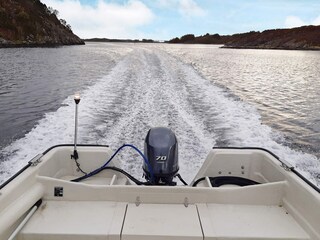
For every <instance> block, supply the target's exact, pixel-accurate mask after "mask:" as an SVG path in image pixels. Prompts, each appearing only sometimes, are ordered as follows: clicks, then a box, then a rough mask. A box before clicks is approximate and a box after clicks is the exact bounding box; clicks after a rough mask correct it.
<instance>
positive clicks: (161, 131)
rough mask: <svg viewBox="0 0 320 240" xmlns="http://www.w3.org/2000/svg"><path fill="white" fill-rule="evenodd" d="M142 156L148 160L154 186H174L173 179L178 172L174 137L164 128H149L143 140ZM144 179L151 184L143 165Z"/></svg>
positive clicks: (176, 142)
mask: <svg viewBox="0 0 320 240" xmlns="http://www.w3.org/2000/svg"><path fill="white" fill-rule="evenodd" d="M144 154H145V156H146V157H147V158H148V160H149V163H150V167H151V168H152V172H153V174H154V184H156V185H176V183H175V182H173V177H174V176H175V175H176V174H177V172H178V170H179V164H178V141H177V138H176V135H175V134H174V133H173V132H172V131H171V130H170V129H169V128H165V127H156V128H151V129H150V130H149V132H148V134H147V136H146V138H145V144H144ZM143 171H144V173H145V178H146V180H147V181H148V182H151V175H150V170H149V169H148V166H147V165H146V163H144V165H143Z"/></svg>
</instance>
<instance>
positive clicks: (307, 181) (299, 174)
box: [212, 147, 320, 193]
mask: <svg viewBox="0 0 320 240" xmlns="http://www.w3.org/2000/svg"><path fill="white" fill-rule="evenodd" d="M212 149H235V150H237V149H239V150H242V149H243V150H262V151H265V152H267V153H269V154H271V155H272V156H273V157H275V158H276V159H278V160H279V162H281V160H280V158H279V157H278V156H277V155H275V154H274V153H273V152H271V151H269V150H267V149H265V148H258V147H213V148H212ZM281 163H282V164H285V163H283V162H281ZM290 170H291V172H293V173H294V174H296V175H297V176H298V177H299V178H301V179H302V180H303V181H304V182H305V183H306V184H308V185H309V186H310V187H312V188H313V189H314V190H316V191H317V192H318V193H320V188H318V187H317V186H316V185H315V184H313V183H312V182H310V181H309V180H308V179H306V178H305V177H304V176H303V175H301V173H299V172H298V171H297V170H296V169H295V168H294V167H290Z"/></svg>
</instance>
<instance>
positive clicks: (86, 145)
mask: <svg viewBox="0 0 320 240" xmlns="http://www.w3.org/2000/svg"><path fill="white" fill-rule="evenodd" d="M73 146H74V144H60V145H55V146H52V147H50V148H48V149H47V150H46V151H44V152H43V155H45V154H46V153H48V152H49V151H50V150H52V149H54V148H57V147H73ZM77 146H79V147H109V145H94V144H78V145H77ZM31 165H32V163H31V162H29V163H28V164H27V165H26V166H24V167H23V168H22V169H20V170H19V171H18V172H17V173H15V174H14V175H13V176H12V177H10V178H9V179H8V180H7V181H5V182H4V183H3V184H1V185H0V190H1V189H2V188H4V187H5V186H6V185H8V184H9V183H10V182H11V181H12V180H13V179H15V178H16V177H18V176H19V175H20V174H21V173H23V172H24V171H25V170H26V169H28V168H29V167H30V166H31Z"/></svg>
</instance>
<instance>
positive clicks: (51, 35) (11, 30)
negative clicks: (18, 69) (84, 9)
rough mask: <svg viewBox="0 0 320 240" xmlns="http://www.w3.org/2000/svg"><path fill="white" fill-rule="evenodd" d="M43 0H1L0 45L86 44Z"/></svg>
mask: <svg viewBox="0 0 320 240" xmlns="http://www.w3.org/2000/svg"><path fill="white" fill-rule="evenodd" d="M57 13H58V12H57V10H54V9H52V8H50V7H47V6H46V5H45V4H43V3H41V2H40V0H0V47H18V46H19V47H20V46H22V47H33V46H59V45H73V44H84V42H83V41H82V40H81V39H80V38H79V37H77V36H76V35H74V34H73V32H72V30H71V27H70V25H68V24H67V23H66V21H65V20H63V19H60V20H59V19H58V18H57Z"/></svg>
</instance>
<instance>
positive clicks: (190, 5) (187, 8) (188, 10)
mask: <svg viewBox="0 0 320 240" xmlns="http://www.w3.org/2000/svg"><path fill="white" fill-rule="evenodd" d="M179 12H180V13H181V14H182V15H184V16H187V17H193V16H204V15H206V12H205V10H204V9H202V8H201V7H200V6H199V5H198V4H197V3H196V2H195V1H194V0H180V1H179Z"/></svg>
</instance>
